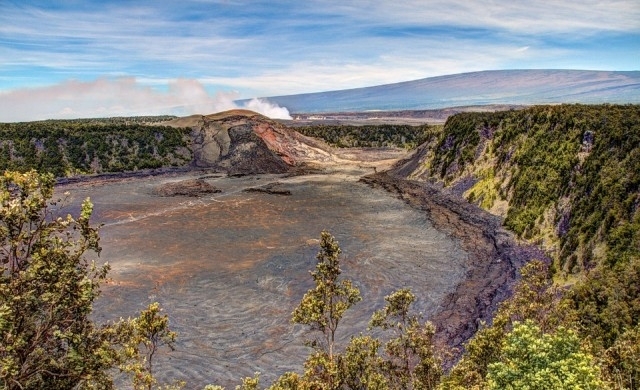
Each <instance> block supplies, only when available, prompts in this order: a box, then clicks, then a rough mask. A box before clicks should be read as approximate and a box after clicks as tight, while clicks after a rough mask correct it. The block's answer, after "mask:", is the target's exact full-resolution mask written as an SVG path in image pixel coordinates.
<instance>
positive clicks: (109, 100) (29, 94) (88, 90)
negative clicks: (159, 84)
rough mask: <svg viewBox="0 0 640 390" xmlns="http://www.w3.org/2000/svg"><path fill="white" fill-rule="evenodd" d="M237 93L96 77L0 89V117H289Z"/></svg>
mask: <svg viewBox="0 0 640 390" xmlns="http://www.w3.org/2000/svg"><path fill="white" fill-rule="evenodd" d="M237 97H238V94H237V93H235V92H222V93H217V94H215V95H211V94H209V93H208V92H207V90H206V89H205V87H204V85H203V84H202V83H200V82H199V81H197V80H189V79H178V80H174V81H172V82H170V83H169V86H168V90H167V91H166V92H163V91H159V90H157V89H154V88H151V87H148V86H144V85H141V84H140V83H138V82H137V80H136V79H134V78H131V77H129V78H117V79H98V80H95V81H91V82H81V81H75V80H72V81H66V82H64V83H61V84H57V85H53V86H48V87H42V88H30V89H19V90H14V91H9V92H3V93H0V122H17V121H31V120H39V119H69V118H92V117H93V118H95V117H105V116H134V115H164V114H174V115H191V114H211V113H216V112H220V111H225V110H230V109H234V108H247V109H250V110H253V111H256V112H259V113H261V114H263V115H265V116H268V117H271V118H283V119H286V118H290V117H289V112H288V111H287V109H286V108H283V107H278V106H277V105H274V104H271V103H269V102H266V101H259V100H255V101H251V102H249V103H248V104H247V105H246V107H239V106H238V105H236V104H235V103H234V102H233V100H234V99H235V98H237Z"/></svg>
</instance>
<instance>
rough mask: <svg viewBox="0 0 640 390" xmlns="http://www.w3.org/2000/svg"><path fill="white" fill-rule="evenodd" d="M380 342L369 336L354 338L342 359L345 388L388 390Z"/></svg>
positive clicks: (354, 389)
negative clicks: (379, 351) (379, 352)
mask: <svg viewBox="0 0 640 390" xmlns="http://www.w3.org/2000/svg"><path fill="white" fill-rule="evenodd" d="M379 349H380V340H378V339H376V338H373V337H371V336H368V335H360V336H356V337H352V338H351V341H350V342H349V345H347V348H346V349H345V352H344V356H343V357H342V359H341V362H342V364H341V371H342V376H343V382H344V386H345V387H346V388H347V389H351V390H387V389H388V388H389V386H388V384H387V378H386V377H385V375H384V374H385V373H384V370H383V367H384V361H383V360H382V358H381V357H380V355H379V354H378V350H379Z"/></svg>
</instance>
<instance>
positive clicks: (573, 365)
mask: <svg viewBox="0 0 640 390" xmlns="http://www.w3.org/2000/svg"><path fill="white" fill-rule="evenodd" d="M487 382H488V388H489V389H531V390H538V389H539V390H546V389H558V390H562V389H600V388H602V386H603V383H602V381H601V380H600V370H599V369H598V367H597V366H596V365H594V359H593V357H592V356H591V355H589V354H588V353H586V352H585V351H583V349H582V348H581V346H580V340H579V337H578V335H577V334H576V332H574V331H572V330H569V329H566V328H564V327H559V328H558V329H557V331H556V332H555V333H553V334H545V333H543V332H542V330H541V329H540V327H538V326H537V325H536V324H535V323H534V322H533V321H531V320H527V321H525V322H524V323H516V324H514V327H513V331H511V332H510V333H509V334H508V335H507V337H506V339H505V342H504V346H503V348H502V356H501V359H500V361H499V362H496V363H491V364H489V372H488V374H487Z"/></svg>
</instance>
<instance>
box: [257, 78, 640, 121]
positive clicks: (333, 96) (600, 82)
mask: <svg viewBox="0 0 640 390" xmlns="http://www.w3.org/2000/svg"><path fill="white" fill-rule="evenodd" d="M266 99H267V100H269V101H270V102H272V103H276V104H278V105H280V106H284V107H287V108H288V109H289V111H290V112H293V113H299V112H345V111H368V110H418V109H435V108H444V107H455V106H471V105H486V104H525V105H529V104H548V103H587V104H589V103H640V71H631V72H609V71H590V70H495V71H484V72H473V73H461V74H455V75H448V76H439V77H430V78H426V79H421V80H415V81H407V82H402V83H396V84H386V85H379V86H374V87H367V88H357V89H346V90H340V91H329V92H318V93H308V94H300V95H288V96H273V97H267V98H266Z"/></svg>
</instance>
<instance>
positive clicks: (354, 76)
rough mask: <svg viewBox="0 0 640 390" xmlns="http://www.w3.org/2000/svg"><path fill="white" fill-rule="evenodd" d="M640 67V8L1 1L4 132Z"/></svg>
mask: <svg viewBox="0 0 640 390" xmlns="http://www.w3.org/2000/svg"><path fill="white" fill-rule="evenodd" d="M638 58H640V3H638V1H637V0H619V1H609V2H601V1H595V0H585V1H582V2H578V3H576V2H565V1H550V0H534V1H529V2H527V3H526V4H524V3H521V2H512V1H505V0H498V1H489V0H486V1H473V2H470V1H466V0H447V1H440V0H438V1H426V2H425V1H417V0H408V1H403V2H393V3H392V2H387V1H364V0H356V1H346V2H345V1H333V0H327V1H319V0H318V1H314V0H311V1H306V2H299V1H277V0H274V1H243V0H184V1H180V2H175V1H171V2H157V1H150V0H147V1H127V0H109V1H102V0H101V1H98V0H87V1H75V0H62V1H45V0H25V1H20V0H0V122H10V121H25V120H37V119H46V118H77V117H97V116H117V115H157V114H176V115H187V114H192V113H211V112H215V111H221V110H225V109H229V108H233V107H235V106H236V104H235V103H234V100H236V99H241V98H251V97H256V96H275V95H287V94H298V93H309V92H319V91H330V90H340V89H347V88H358V87H368V86H374V85H380V84H388V83H395V82H401V81H407V80H415V79H421V78H425V77H432V76H440V75H447V74H454V73H462V72H473V71H481V70H489V69H591V70H616V71H625V70H638V69H639V68H640V67H639V66H638ZM251 104H253V106H251V107H249V108H251V109H254V110H256V111H259V112H262V113H265V114H266V115H268V116H272V117H283V116H286V115H288V113H287V112H286V109H284V108H279V107H276V106H274V105H272V104H269V103H268V102H264V101H258V100H253V101H252V103H251ZM274 110H275V111H274Z"/></svg>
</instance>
